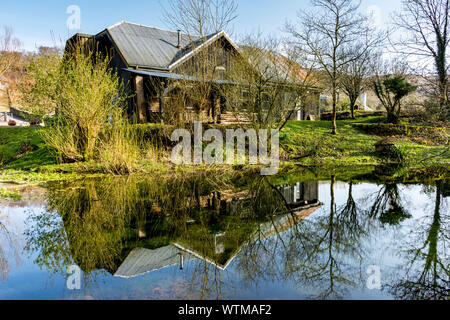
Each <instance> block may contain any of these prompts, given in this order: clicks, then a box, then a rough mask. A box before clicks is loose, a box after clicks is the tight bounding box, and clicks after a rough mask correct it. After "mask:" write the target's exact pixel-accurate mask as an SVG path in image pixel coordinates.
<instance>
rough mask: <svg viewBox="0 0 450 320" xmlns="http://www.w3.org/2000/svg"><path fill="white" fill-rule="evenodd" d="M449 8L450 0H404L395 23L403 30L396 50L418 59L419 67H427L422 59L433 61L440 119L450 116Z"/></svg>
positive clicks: (427, 71) (396, 44)
mask: <svg viewBox="0 0 450 320" xmlns="http://www.w3.org/2000/svg"><path fill="white" fill-rule="evenodd" d="M449 9H450V0H404V1H403V10H402V11H401V12H400V13H398V14H397V15H396V16H395V25H396V26H397V27H399V28H400V30H402V31H403V32H402V37H401V38H400V40H398V41H396V42H395V43H394V44H395V47H396V48H397V51H399V52H400V53H404V54H406V55H407V56H413V57H414V58H416V59H419V62H421V63H418V65H420V66H427V64H426V63H423V62H426V61H429V60H431V61H433V62H434V67H435V68H434V70H433V72H432V74H434V75H437V79H438V81H437V97H438V100H439V105H440V114H439V116H440V118H446V117H448V116H449V102H448V100H449V87H448V71H449V63H448V58H449V50H448V49H449V42H450V25H449V23H450V11H449ZM419 68H422V67H419ZM423 71H424V72H425V73H429V71H430V70H423Z"/></svg>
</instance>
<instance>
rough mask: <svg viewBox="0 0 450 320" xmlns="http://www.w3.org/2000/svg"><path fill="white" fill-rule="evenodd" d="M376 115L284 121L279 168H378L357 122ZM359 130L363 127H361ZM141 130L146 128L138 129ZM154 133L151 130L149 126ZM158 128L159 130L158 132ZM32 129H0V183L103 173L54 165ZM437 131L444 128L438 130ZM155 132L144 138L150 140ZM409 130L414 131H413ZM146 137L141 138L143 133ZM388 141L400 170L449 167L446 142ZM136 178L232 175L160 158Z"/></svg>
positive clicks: (372, 140)
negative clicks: (334, 131)
mask: <svg viewBox="0 0 450 320" xmlns="http://www.w3.org/2000/svg"><path fill="white" fill-rule="evenodd" d="M382 120H383V119H382V118H380V117H364V118H358V119H356V120H340V121H338V135H331V134H330V132H331V123H330V122H329V121H300V122H298V121H295V122H289V123H288V124H287V125H286V127H285V128H284V129H283V130H282V132H281V133H280V145H281V158H282V165H283V166H284V167H292V166H294V167H295V166H305V167H320V168H335V167H356V166H380V165H383V164H386V159H384V158H383V157H381V156H380V154H379V153H377V152H376V150H375V145H376V143H377V142H378V141H379V140H380V138H381V137H380V135H376V134H373V133H367V132H365V131H364V130H363V129H362V128H361V124H363V125H364V124H371V125H375V124H376V123H377V122H382ZM363 127H364V126H363ZM137 128H138V129H139V130H140V131H142V130H144V131H145V126H144V127H143V126H137ZM148 128H149V129H151V130H155V128H154V126H149V127H148ZM157 129H161V128H159V127H158V128H157ZM42 130H45V129H36V128H9V127H8V128H0V165H1V168H0V181H4V182H5V181H6V182H26V183H42V182H46V181H54V180H64V179H77V178H80V177H88V176H89V177H94V176H103V175H105V171H104V170H103V166H102V164H101V163H98V162H94V161H93V162H84V163H66V164H58V162H57V159H56V155H55V154H54V153H53V152H52V151H51V150H50V149H49V148H47V147H46V146H45V144H44V141H43V140H42V137H41V132H42ZM439 130H440V132H446V129H445V128H444V129H443V128H440V129H439ZM155 132H159V131H158V130H157V131H151V132H149V133H148V134H147V135H149V136H151V138H152V139H155V138H157V139H159V140H160V141H162V140H164V139H160V138H158V137H156V135H158V134H157V133H156V134H155ZM412 132H414V131H412ZM143 136H145V135H143ZM390 139H391V140H392V141H394V142H395V144H396V145H398V146H399V147H400V148H401V149H402V150H403V152H404V153H405V159H404V163H403V164H402V168H405V167H406V168H408V169H417V170H418V169H421V168H426V167H435V168H437V167H441V168H448V166H449V164H450V152H449V151H448V143H442V142H438V143H437V142H434V141H432V140H430V139H427V138H426V137H419V136H418V135H414V134H410V135H395V136H391V137H390ZM137 167H138V173H139V174H163V175H164V174H177V173H183V172H186V171H191V170H197V171H198V170H201V171H208V170H215V171H221V172H223V171H227V170H230V171H233V170H234V169H233V168H231V167H227V166H216V167H208V166H198V167H197V166H196V167H195V168H193V167H176V166H173V165H172V164H171V163H170V161H169V160H168V156H167V151H166V152H165V156H163V157H161V159H160V160H159V161H157V162H155V161H150V160H148V159H141V160H139V163H138V164H137Z"/></svg>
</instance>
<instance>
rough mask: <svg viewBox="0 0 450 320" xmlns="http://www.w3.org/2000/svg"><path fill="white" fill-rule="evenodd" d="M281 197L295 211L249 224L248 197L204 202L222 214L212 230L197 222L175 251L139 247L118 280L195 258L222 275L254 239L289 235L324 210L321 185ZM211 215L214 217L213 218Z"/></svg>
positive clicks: (283, 190)
mask: <svg viewBox="0 0 450 320" xmlns="http://www.w3.org/2000/svg"><path fill="white" fill-rule="evenodd" d="M278 191H279V192H280V194H281V195H282V196H283V198H284V199H283V202H285V204H288V207H289V210H285V211H284V212H280V213H279V214H278V215H276V216H272V215H266V218H265V219H264V220H257V221H254V220H249V219H248V218H247V217H249V216H250V212H251V211H252V210H253V209H252V206H251V204H250V200H251V199H250V198H249V193H248V192H240V193H218V192H214V193H213V194H211V195H209V196H204V197H202V199H201V203H202V206H205V207H207V208H210V209H212V210H215V211H216V212H218V214H217V215H216V217H215V220H213V221H214V223H212V224H211V225H209V226H208V227H209V228H210V229H209V230H204V229H203V228H202V226H200V224H199V223H198V222H196V221H195V219H193V220H194V221H191V223H189V224H188V225H187V226H186V231H185V232H184V233H183V234H181V235H179V236H177V237H175V238H174V239H173V240H172V241H171V244H170V245H167V246H164V247H160V248H157V249H154V250H151V249H147V248H142V247H139V243H137V244H136V247H135V248H134V249H133V250H131V252H130V253H129V254H128V255H127V256H126V258H125V259H124V260H123V261H122V263H121V264H120V266H119V267H118V269H117V270H116V271H115V272H114V275H115V276H118V277H126V278H129V277H135V276H138V275H142V274H144V273H148V272H151V271H155V270H158V269H161V268H165V267H169V266H173V265H177V264H180V265H181V268H182V267H183V266H182V265H183V263H184V262H186V261H190V260H192V259H195V258H198V259H202V260H204V261H206V262H208V263H210V264H211V265H214V266H216V267H217V268H219V269H222V270H223V269H226V268H227V267H228V265H229V264H230V263H231V262H232V261H233V259H234V258H235V256H236V255H237V254H238V253H239V251H240V250H241V248H242V247H243V246H244V245H246V244H247V243H249V242H251V241H252V240H253V239H262V238H266V237H270V236H273V234H274V233H280V232H283V231H285V230H288V229H290V228H291V227H292V226H294V225H295V224H297V223H298V222H300V221H301V220H302V219H304V218H306V217H308V216H309V215H310V214H312V213H313V212H315V211H316V210H317V209H318V208H320V206H321V204H320V203H319V201H318V183H317V182H302V183H296V184H294V185H291V186H283V187H280V188H278ZM210 215H214V213H211V212H210ZM233 218H235V219H233ZM192 222H193V223H192ZM137 226H138V229H139V230H138V231H139V237H141V236H142V235H146V234H150V232H146V231H145V230H142V224H137ZM275 231H276V232H275ZM141 240H143V239H142V238H141ZM143 241H144V240H143ZM143 244H144V243H143Z"/></svg>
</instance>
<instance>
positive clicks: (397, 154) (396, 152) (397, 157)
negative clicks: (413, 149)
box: [375, 139, 407, 163]
mask: <svg viewBox="0 0 450 320" xmlns="http://www.w3.org/2000/svg"><path fill="white" fill-rule="evenodd" d="M375 149H376V151H377V153H378V154H379V155H380V156H382V157H383V158H384V159H386V160H388V161H393V162H398V163H404V162H405V161H406V159H407V151H406V149H405V148H404V147H403V146H402V145H400V144H396V143H394V142H393V141H391V140H389V139H382V140H380V141H378V142H377V143H376V144H375Z"/></svg>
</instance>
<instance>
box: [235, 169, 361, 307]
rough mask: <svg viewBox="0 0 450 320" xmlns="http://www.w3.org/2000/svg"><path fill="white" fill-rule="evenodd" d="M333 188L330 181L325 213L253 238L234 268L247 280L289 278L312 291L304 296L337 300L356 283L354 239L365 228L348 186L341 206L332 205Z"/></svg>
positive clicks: (357, 255)
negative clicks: (273, 232) (281, 232)
mask: <svg viewBox="0 0 450 320" xmlns="http://www.w3.org/2000/svg"><path fill="white" fill-rule="evenodd" d="M334 185H335V178H334V177H332V180H331V183H330V195H331V203H330V209H329V211H328V212H327V214H320V215H318V216H313V217H310V218H309V219H305V220H301V221H299V222H298V223H297V224H296V225H294V226H293V227H292V228H291V229H289V230H288V231H286V232H285V233H283V234H278V233H276V235H275V236H273V237H271V238H265V239H257V240H256V241H253V242H252V243H250V244H249V245H247V246H246V247H245V248H244V251H243V254H242V256H241V258H240V261H239V270H241V271H242V272H243V273H244V279H246V280H247V282H249V283H251V282H252V281H253V282H254V283H256V282H257V281H258V279H259V278H269V279H271V280H295V282H296V283H297V284H298V285H299V286H302V287H303V288H314V289H316V292H313V293H311V295H310V296H311V297H312V298H318V299H327V298H341V297H343V296H344V295H345V294H346V293H347V291H348V290H349V288H350V287H352V286H353V287H354V286H358V285H359V284H360V283H361V282H362V280H361V279H360V277H359V275H360V270H359V266H358V263H355V261H359V262H361V260H362V256H363V252H362V250H361V247H360V242H361V239H360V237H362V236H364V235H365V234H367V232H366V228H367V227H368V224H367V223H364V222H363V221H364V220H365V218H364V217H361V216H359V208H358V206H357V205H356V202H355V201H354V199H353V195H352V185H351V186H350V187H349V196H348V200H347V202H346V204H345V205H344V206H343V207H342V208H337V206H336V202H335V196H334ZM281 202H283V201H282V199H281ZM278 203H280V200H279V201H278Z"/></svg>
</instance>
